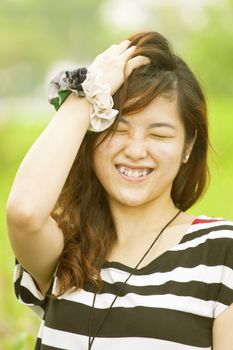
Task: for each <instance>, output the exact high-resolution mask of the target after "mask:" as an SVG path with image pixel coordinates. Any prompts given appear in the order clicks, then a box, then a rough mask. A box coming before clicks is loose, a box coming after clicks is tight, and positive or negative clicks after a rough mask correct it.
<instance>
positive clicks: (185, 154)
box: [182, 129, 197, 163]
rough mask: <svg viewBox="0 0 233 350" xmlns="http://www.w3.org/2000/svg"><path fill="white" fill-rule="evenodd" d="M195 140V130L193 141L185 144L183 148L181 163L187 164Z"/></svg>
mask: <svg viewBox="0 0 233 350" xmlns="http://www.w3.org/2000/svg"><path fill="white" fill-rule="evenodd" d="M196 139H197V129H195V135H194V137H193V139H192V140H191V141H190V142H189V143H188V144H186V145H185V147H184V152H183V159H182V163H187V162H188V160H189V157H190V154H191V152H192V149H193V146H194V144H195V141H196Z"/></svg>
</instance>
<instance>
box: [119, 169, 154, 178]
mask: <svg viewBox="0 0 233 350" xmlns="http://www.w3.org/2000/svg"><path fill="white" fill-rule="evenodd" d="M117 170H118V171H119V172H120V173H121V174H124V175H126V176H129V177H142V176H146V175H148V174H149V173H150V170H149V169H144V170H132V169H128V168H126V167H124V166H119V167H117Z"/></svg>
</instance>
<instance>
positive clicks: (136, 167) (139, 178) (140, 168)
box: [115, 164, 154, 182]
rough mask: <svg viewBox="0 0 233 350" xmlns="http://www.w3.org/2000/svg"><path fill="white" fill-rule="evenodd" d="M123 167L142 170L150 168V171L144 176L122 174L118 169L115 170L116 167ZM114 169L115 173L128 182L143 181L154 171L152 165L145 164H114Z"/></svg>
mask: <svg viewBox="0 0 233 350" xmlns="http://www.w3.org/2000/svg"><path fill="white" fill-rule="evenodd" d="M120 166H122V167H125V168H128V169H132V170H136V169H137V170H144V169H150V170H151V172H150V173H149V174H147V175H145V176H140V177H129V176H127V175H125V174H122V173H120V172H119V171H118V170H117V167H120ZM115 169H116V172H117V174H118V175H119V176H120V177H121V178H123V179H124V180H126V181H128V182H143V181H145V180H146V179H148V178H149V177H150V175H151V174H152V173H153V172H154V168H152V167H146V166H129V165H126V164H116V165H115Z"/></svg>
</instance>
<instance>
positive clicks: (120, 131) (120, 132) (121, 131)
mask: <svg viewBox="0 0 233 350" xmlns="http://www.w3.org/2000/svg"><path fill="white" fill-rule="evenodd" d="M115 132H116V133H118V134H126V133H127V132H128V130H126V129H116V131H115Z"/></svg>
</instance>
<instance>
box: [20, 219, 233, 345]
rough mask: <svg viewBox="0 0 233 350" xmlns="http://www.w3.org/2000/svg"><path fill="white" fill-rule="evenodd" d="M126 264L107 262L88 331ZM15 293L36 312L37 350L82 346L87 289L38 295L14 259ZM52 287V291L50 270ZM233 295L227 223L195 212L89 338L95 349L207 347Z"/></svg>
mask: <svg viewBox="0 0 233 350" xmlns="http://www.w3.org/2000/svg"><path fill="white" fill-rule="evenodd" d="M132 270H133V269H132V268H130V267H128V266H126V265H124V264H121V263H118V262H105V264H104V265H103V268H102V270H101V276H102V278H103V280H104V289H103V291H102V292H101V294H98V295H97V298H96V301H95V309H94V323H93V326H92V328H93V332H94V333H95V329H96V328H97V327H98V325H99V323H100V322H101V320H102V318H103V317H104V314H105V312H106V309H107V308H108V307H109V306H110V304H111V302H112V300H113V299H114V295H115V294H116V293H117V291H118V289H119V286H120V285H121V283H122V282H123V281H125V279H126V278H127V276H128V275H129V273H130V272H132ZM14 277H15V292H16V296H17V298H18V299H19V301H20V302H22V303H24V304H26V305H28V306H29V307H30V308H32V309H33V310H34V311H35V312H36V313H37V314H38V315H39V317H41V319H42V321H41V327H40V330H39V334H38V338H37V342H36V347H35V349H36V350H39V349H40V350H55V349H63V350H64V349H67V350H87V349H88V327H89V319H90V310H91V305H92V301H93V293H91V292H90V291H88V287H87V288H86V287H85V288H84V289H83V290H81V291H79V292H74V291H72V290H70V291H69V292H66V293H65V294H63V295H62V296H61V297H59V298H58V299H54V298H51V297H48V296H47V297H45V298H43V297H42V295H41V293H40V291H39V290H38V288H37V287H36V284H35V283H34V281H33V279H32V278H31V276H30V275H29V274H28V273H27V272H26V271H25V270H24V269H23V268H22V266H21V265H20V264H19V263H17V264H16V267H15V275H14ZM51 290H52V292H53V293H56V290H57V278H56V276H55V278H54V280H53V283H52V285H51ZM232 302H233V222H232V221H228V220H224V219H219V218H210V217H207V216H204V215H201V216H199V217H198V218H197V219H195V221H194V222H193V223H192V225H190V227H189V229H188V230H187V232H186V233H185V235H184V236H183V238H182V240H181V241H180V242H179V243H178V244H177V245H175V246H174V247H173V248H172V249H169V250H167V251H166V252H164V253H163V254H161V255H160V256H158V257H157V258H156V259H154V260H153V261H152V262H150V263H149V264H148V265H147V266H145V267H143V268H140V269H138V270H137V272H136V273H135V274H134V275H132V276H131V277H130V279H129V281H128V282H127V285H125V286H124V287H123V291H122V293H121V296H119V297H118V298H117V300H116V302H115V304H114V305H113V308H112V310H111V312H110V314H109V316H108V318H107V319H106V321H105V322H104V324H103V327H102V329H101V330H100V332H99V334H98V335H97V337H96V338H95V340H94V343H93V346H92V349H93V350H109V349H111V350H131V349H133V350H142V349H146V350H155V349H159V350H200V349H205V350H210V349H211V347H212V346H211V343H212V326H213V321H214V319H215V318H216V317H218V316H219V315H220V314H221V313H222V312H223V311H224V310H225V309H226V308H227V307H228V306H229V305H230V304H231V303H232Z"/></svg>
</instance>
